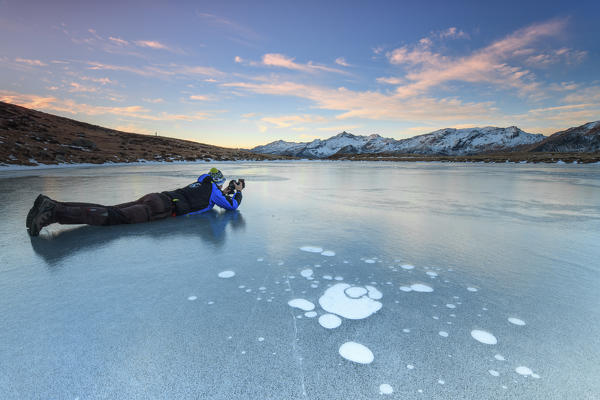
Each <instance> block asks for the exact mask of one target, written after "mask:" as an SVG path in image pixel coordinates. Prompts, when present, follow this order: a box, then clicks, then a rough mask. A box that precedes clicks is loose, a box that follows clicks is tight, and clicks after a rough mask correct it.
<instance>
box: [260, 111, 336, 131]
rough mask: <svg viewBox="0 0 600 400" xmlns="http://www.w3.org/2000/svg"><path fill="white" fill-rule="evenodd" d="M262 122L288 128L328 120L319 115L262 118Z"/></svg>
mask: <svg viewBox="0 0 600 400" xmlns="http://www.w3.org/2000/svg"><path fill="white" fill-rule="evenodd" d="M261 121H264V122H268V123H270V124H273V125H275V126H276V127H278V128H288V127H291V126H295V125H299V124H307V123H323V122H326V121H327V119H326V118H325V117H322V116H319V115H309V114H304V115H282V116H279V117H265V118H261Z"/></svg>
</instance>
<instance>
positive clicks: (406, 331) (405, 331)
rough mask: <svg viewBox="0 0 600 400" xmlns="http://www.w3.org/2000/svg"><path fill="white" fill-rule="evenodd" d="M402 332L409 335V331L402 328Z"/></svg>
mask: <svg viewBox="0 0 600 400" xmlns="http://www.w3.org/2000/svg"><path fill="white" fill-rule="evenodd" d="M402 332H404V333H409V332H410V329H407V328H404V329H402Z"/></svg>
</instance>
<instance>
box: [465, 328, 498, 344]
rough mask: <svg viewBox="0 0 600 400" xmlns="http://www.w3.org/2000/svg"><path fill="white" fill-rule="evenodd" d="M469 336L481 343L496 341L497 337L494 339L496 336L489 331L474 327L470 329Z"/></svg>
mask: <svg viewBox="0 0 600 400" xmlns="http://www.w3.org/2000/svg"><path fill="white" fill-rule="evenodd" d="M471 336H472V337H473V339H475V340H477V341H478V342H480V343H483V344H496V343H498V339H496V336H494V335H492V334H491V333H489V332H487V331H482V330H478V329H474V330H472V331H471Z"/></svg>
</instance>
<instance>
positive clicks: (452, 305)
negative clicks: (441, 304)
mask: <svg viewBox="0 0 600 400" xmlns="http://www.w3.org/2000/svg"><path fill="white" fill-rule="evenodd" d="M446 307H448V308H456V306H455V305H454V304H446Z"/></svg>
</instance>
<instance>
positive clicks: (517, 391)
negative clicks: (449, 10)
mask: <svg viewBox="0 0 600 400" xmlns="http://www.w3.org/2000/svg"><path fill="white" fill-rule="evenodd" d="M211 165H212V164H211ZM208 166H209V164H197V165H193V164H186V165H177V164H172V165H152V166H120V167H96V168H68V169H53V170H28V171H4V172H0V198H1V201H0V209H1V215H2V218H1V220H0V234H1V239H0V294H1V296H0V398H2V399H158V398H178V399H352V400H354V399H379V398H386V399H387V398H390V399H393V398H397V399H501V398H506V399H515V398H519V399H544V400H548V399H565V398H571V399H593V398H599V397H600V382H599V378H598V377H599V376H600V307H599V305H600V166H598V165H590V166H582V165H514V164H513V165H497V164H496V165H483V164H437V163H427V164H419V163H358V162H357V163H352V162H347V163H346V162H341V163H329V162H295V163H292V162H289V163H285V162H280V163H221V164H219V165H218V167H219V168H220V169H221V170H222V171H223V172H224V173H225V174H226V176H227V177H229V178H237V177H243V178H246V183H247V188H246V190H245V191H244V199H243V202H242V205H241V207H240V209H239V212H229V213H221V212H212V213H209V214H205V215H198V216H191V217H178V218H169V219H167V220H163V221H158V222H153V223H148V224H139V225H121V226H112V227H87V226H84V227H82V226H77V227H76V226H60V225H52V226H51V227H49V228H45V229H44V230H42V233H41V235H40V236H39V237H38V238H32V239H30V238H29V237H28V236H27V233H26V230H25V226H24V225H25V216H26V214H27V211H28V210H29V208H30V207H31V205H32V203H33V200H34V199H35V197H36V196H37V194H38V193H44V194H47V195H49V196H50V197H53V198H56V199H57V200H62V201H88V202H98V203H102V204H117V203H122V202H126V201H131V200H134V199H136V198H138V197H141V196H142V195H144V194H146V193H150V192H155V191H162V190H169V189H174V188H177V187H181V186H184V185H186V184H188V183H190V182H192V181H194V180H195V178H196V177H197V176H198V175H199V174H200V173H204V172H206V170H207V169H208Z"/></svg>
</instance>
